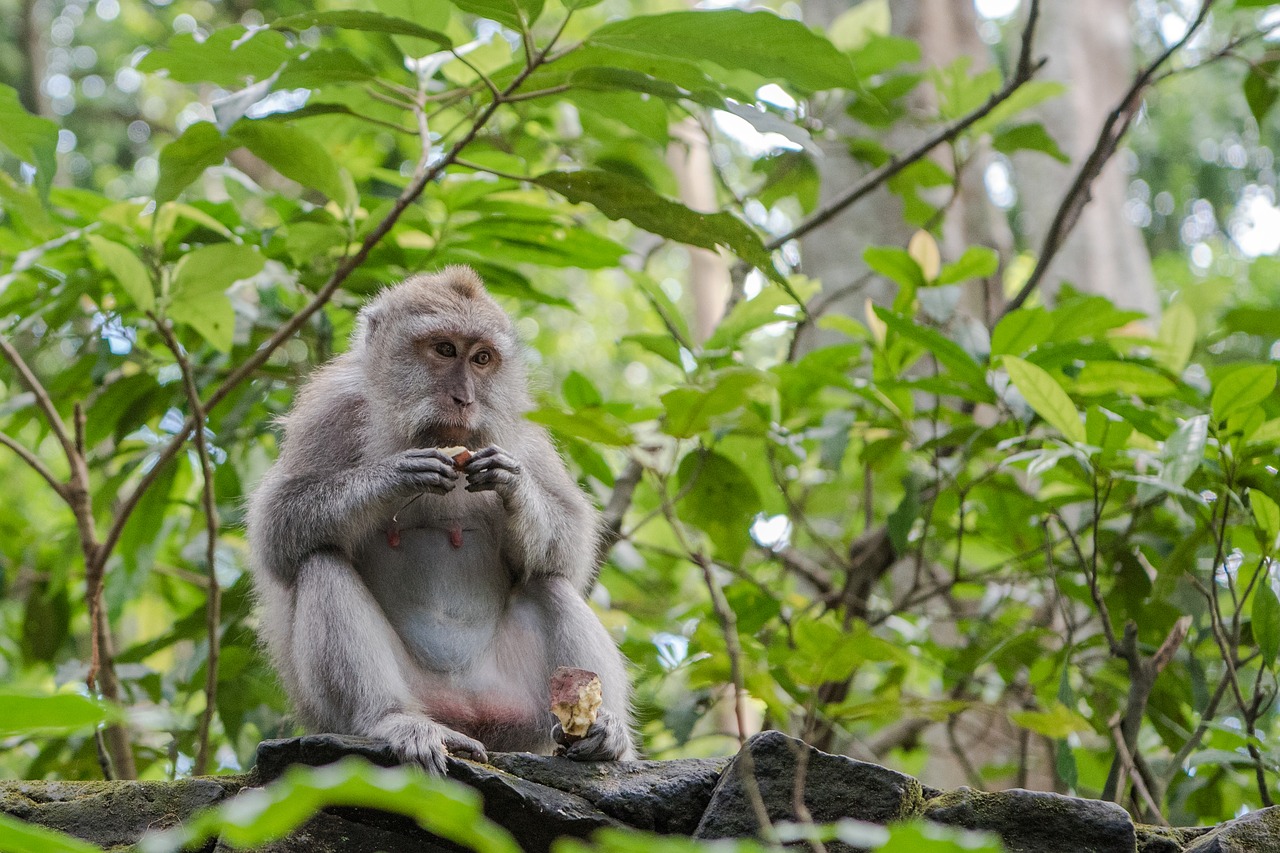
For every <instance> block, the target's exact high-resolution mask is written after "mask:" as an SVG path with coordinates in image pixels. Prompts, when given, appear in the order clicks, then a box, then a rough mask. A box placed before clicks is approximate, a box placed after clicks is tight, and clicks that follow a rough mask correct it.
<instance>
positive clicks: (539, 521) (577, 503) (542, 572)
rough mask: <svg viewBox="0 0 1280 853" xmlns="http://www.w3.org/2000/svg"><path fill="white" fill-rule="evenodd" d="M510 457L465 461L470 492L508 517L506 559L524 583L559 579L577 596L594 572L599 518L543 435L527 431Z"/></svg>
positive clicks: (499, 452) (487, 455) (498, 454)
mask: <svg viewBox="0 0 1280 853" xmlns="http://www.w3.org/2000/svg"><path fill="white" fill-rule="evenodd" d="M519 438H520V443H519V444H518V445H515V446H513V447H512V452H511V453H508V452H507V451H505V450H503V449H502V448H500V447H486V448H484V449H482V450H480V451H479V452H477V453H476V454H474V455H473V456H472V457H471V459H470V460H468V462H467V464H466V466H465V467H464V469H463V470H464V471H465V472H466V474H467V490H468V491H473V492H477V491H493V492H496V493H497V494H498V496H499V497H500V498H501V499H502V503H503V507H504V508H505V509H506V511H507V513H508V517H507V529H506V538H505V541H504V543H503V545H504V551H505V556H506V557H507V559H509V560H510V561H511V562H512V563H513V564H514V565H515V566H516V567H517V568H519V569H520V570H521V571H522V573H523V575H524V577H525V578H538V577H553V576H558V577H563V578H565V579H567V580H568V581H569V582H570V583H571V584H572V585H573V587H574V588H575V589H577V590H578V591H579V592H581V591H582V590H584V589H585V588H586V586H587V584H588V583H590V581H591V577H592V573H593V572H594V570H595V558H596V557H595V555H596V541H597V539H598V537H599V535H600V519H599V514H598V513H597V512H596V511H595V509H594V508H593V507H592V506H591V503H590V501H589V500H588V499H587V497H586V495H584V494H583V493H582V490H581V489H579V488H578V485H577V483H575V482H574V481H573V479H572V478H571V477H570V476H569V472H568V471H567V470H566V469H565V467H564V462H563V461H562V460H561V459H560V456H559V454H558V453H556V450H555V447H554V446H552V444H551V441H550V439H549V438H547V436H546V434H545V433H543V432H542V431H541V430H539V429H537V428H536V427H534V426H533V425H532V424H530V425H528V430H526V431H525V433H524V434H523V435H521V436H519Z"/></svg>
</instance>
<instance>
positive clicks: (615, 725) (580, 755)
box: [551, 711, 630, 761]
mask: <svg viewBox="0 0 1280 853" xmlns="http://www.w3.org/2000/svg"><path fill="white" fill-rule="evenodd" d="M551 737H552V738H554V739H555V742H556V743H558V744H560V749H559V750H557V751H556V754H557V755H563V756H564V757H565V758H572V759H573V760H574V761H617V760H619V759H620V758H622V756H624V755H626V754H627V750H628V748H629V746H630V738H629V737H628V736H627V729H626V727H625V726H624V725H623V724H622V722H621V721H620V720H619V719H618V718H617V717H615V716H614V715H613V714H610V713H609V712H608V711H601V712H600V715H599V716H598V717H596V721H595V722H594V723H592V724H591V728H589V729H587V733H586V734H585V735H583V736H582V737H581V738H571V737H569V736H568V735H566V734H565V733H564V729H563V728H562V727H561V725H560V721H559V720H557V721H556V723H555V725H553V726H552V727H551Z"/></svg>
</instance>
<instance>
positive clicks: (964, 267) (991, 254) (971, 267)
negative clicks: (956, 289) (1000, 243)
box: [933, 246, 1000, 285]
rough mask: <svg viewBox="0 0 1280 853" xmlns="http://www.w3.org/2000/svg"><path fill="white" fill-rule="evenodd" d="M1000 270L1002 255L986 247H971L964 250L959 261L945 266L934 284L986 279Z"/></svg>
mask: <svg viewBox="0 0 1280 853" xmlns="http://www.w3.org/2000/svg"><path fill="white" fill-rule="evenodd" d="M998 269H1000V255H999V254H997V253H996V251H995V249H988V248H987V247H986V246H970V247H969V248H967V249H965V250H964V254H963V255H961V256H960V259H959V260H957V261H953V262H952V263H949V264H944V265H943V267H942V272H940V273H938V278H937V279H936V280H935V281H934V282H933V283H934V284H935V285H944V284H955V283H956V282H958V281H968V280H969V279H971V278H985V277H986V276H989V275H995V273H996V270H998Z"/></svg>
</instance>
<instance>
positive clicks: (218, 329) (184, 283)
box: [167, 243, 266, 352]
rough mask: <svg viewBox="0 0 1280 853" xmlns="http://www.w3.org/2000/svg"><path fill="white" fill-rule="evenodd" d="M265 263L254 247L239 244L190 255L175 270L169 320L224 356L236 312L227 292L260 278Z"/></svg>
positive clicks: (206, 249)
mask: <svg viewBox="0 0 1280 853" xmlns="http://www.w3.org/2000/svg"><path fill="white" fill-rule="evenodd" d="M265 263H266V261H265V259H264V258H263V257H262V255H260V254H259V253H258V252H257V251H256V250H254V249H253V247H251V246H246V245H243V244H239V243H217V244H215V245H212V246H203V247H201V248H199V249H196V250H195V251H193V252H188V253H187V254H186V255H184V256H183V257H182V260H180V261H178V265H177V267H175V269H174V278H173V288H172V292H171V293H170V302H169V307H168V311H167V314H168V316H169V318H170V319H172V320H173V321H174V322H176V323H185V324H186V325H188V326H190V327H191V328H193V329H195V330H196V331H197V332H199V333H200V335H201V337H203V338H204V339H205V340H207V341H208V342H209V343H210V344H211V345H212V346H214V347H215V348H216V349H218V350H220V351H221V352H228V351H230V349H231V344H232V341H233V337H234V334H235V309H234V308H233V307H232V305H231V300H230V298H228V296H227V292H226V291H227V288H229V287H231V285H232V284H234V283H236V282H237V281H240V280H241V279H245V278H250V277H252V276H255V275H257V274H258V273H259V272H261V271H262V267H263V266H264V265H265Z"/></svg>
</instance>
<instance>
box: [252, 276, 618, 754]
mask: <svg viewBox="0 0 1280 853" xmlns="http://www.w3.org/2000/svg"><path fill="white" fill-rule="evenodd" d="M529 408H530V401H529V396H528V390H527V382H526V378H525V375H524V368H523V365H522V363H521V359H520V354H519V352H518V348H517V342H516V336H515V332H514V329H513V327H512V324H511V320H510V318H509V317H508V316H507V315H506V314H505V312H503V311H502V310H501V308H499V307H498V305H497V303H495V302H494V301H493V299H492V298H490V297H489V295H488V294H487V293H486V292H485V290H484V286H483V284H482V283H481V281H480V279H479V277H478V276H477V275H476V274H475V273H474V272H473V271H472V270H471V269H469V268H467V267H449V268H447V269H445V270H444V271H442V272H440V273H438V274H435V275H425V276H415V277H413V278H410V279H408V280H406V281H405V282H403V283H402V284H400V285H398V286H396V287H393V288H390V289H388V290H386V291H384V292H383V293H382V294H381V295H379V296H378V297H377V298H375V299H374V300H373V301H372V302H371V303H370V304H369V305H368V306H367V307H366V308H365V309H364V310H363V311H362V312H361V315H360V322H359V326H358V328H357V331H356V333H355V336H354V338H353V342H352V346H351V349H350V351H348V352H347V353H345V354H343V355H340V356H338V357H337V358H335V359H333V360H332V361H331V362H329V363H328V364H327V365H325V366H324V367H322V368H321V369H319V370H318V371H317V372H316V373H315V375H314V377H313V378H312V379H311V381H310V382H309V383H308V384H307V385H306V387H305V388H303V389H302V390H301V391H300V392H299V394H298V398H297V400H296V402H295V404H294V407H293V410H292V411H291V412H290V413H289V415H288V416H287V417H286V418H285V419H284V438H283V448H282V450H281V453H280V458H279V460H278V461H277V462H276V464H275V465H274V466H273V467H272V468H271V470H270V471H268V473H267V474H266V476H265V477H264V478H263V480H262V483H261V484H260V485H259V487H258V489H257V490H256V492H255V493H254V495H253V496H252V498H251V499H250V501H249V514H248V534H249V544H250V547H251V549H252V555H253V575H254V581H255V584H256V588H257V594H258V601H259V609H260V615H261V632H262V636H263V640H264V642H265V644H266V646H267V649H268V651H269V653H270V655H271V658H272V660H273V661H274V663H275V666H276V668H277V669H278V671H279V672H280V676H281V678H282V680H283V682H284V686H285V689H286V690H287V692H288V694H289V696H290V697H291V699H292V700H293V703H294V705H295V707H296V709H297V711H298V713H299V714H300V715H301V717H302V719H303V722H304V723H305V724H306V725H307V726H308V727H310V728H311V729H313V730H318V731H331V732H343V733H347V734H356V735H365V736H369V737H375V738H381V739H384V740H387V741H389V742H390V743H391V745H392V746H393V748H394V749H395V750H396V751H397V752H398V753H399V754H400V755H401V757H402V758H404V759H405V760H406V761H412V762H416V763H419V764H421V765H423V766H424V767H426V768H427V769H429V770H432V771H434V772H438V773H442V772H443V771H444V755H445V752H446V750H447V751H449V752H452V753H454V754H461V755H464V756H468V757H473V758H479V759H483V758H484V757H485V749H486V748H488V749H494V750H520V751H529V752H539V753H549V752H551V751H552V750H553V749H554V748H555V743H556V740H557V739H561V737H562V734H563V733H562V732H561V731H560V730H559V729H558V727H557V726H556V725H555V724H554V717H553V716H552V715H551V713H550V711H549V709H548V695H549V694H548V685H549V680H550V676H551V673H552V671H553V670H554V669H555V668H556V667H557V666H560V665H565V666H575V667H580V668H583V669H589V670H592V671H594V672H596V673H598V674H599V675H600V680H601V682H602V684H603V690H604V706H603V709H602V711H601V715H600V718H599V720H598V721H597V722H596V724H595V725H594V726H593V727H592V729H591V731H590V732H588V735H587V737H586V738H585V739H583V740H581V741H578V742H576V743H573V744H570V745H568V747H567V755H569V756H570V757H572V758H578V759H581V760H607V759H627V758H633V757H634V755H635V752H634V748H633V747H632V743H631V735H630V730H629V727H630V711H629V706H630V685H629V682H628V678H627V674H626V667H625V664H624V662H623V660H622V657H621V655H620V654H619V652H618V650H617V647H616V646H615V645H614V643H613V641H612V639H611V638H610V637H609V635H608V633H607V632H606V631H605V629H604V627H603V626H602V625H601V624H600V621H599V620H598V619H597V618H596V616H595V614H594V613H593V612H592V611H591V609H590V608H589V607H588V606H587V603H586V601H585V600H584V598H583V595H584V591H585V589H586V587H587V585H588V584H589V583H590V581H591V578H592V573H593V570H594V568H595V554H596V546H597V537H598V535H599V517H598V514H597V513H596V511H595V509H594V508H593V507H592V505H591V503H590V502H589V501H588V499H587V498H586V496H585V495H583V493H582V491H581V490H580V489H579V488H578V486H577V484H576V483H574V482H573V479H572V478H571V477H570V476H569V473H568V471H567V470H566V469H565V466H564V463H563V462H562V461H561V459H560V457H559V455H558V454H557V453H556V450H555V448H554V447H553V445H552V443H551V441H550V439H549V438H548V436H547V434H546V432H545V431H544V430H542V429H541V428H540V427H538V426H536V425H534V424H532V423H530V422H529V421H527V420H526V419H525V418H524V413H525V412H526V411H528V409H529ZM449 445H464V446H466V447H468V448H472V449H473V453H474V455H473V456H472V458H471V459H470V460H469V461H468V462H467V463H466V465H465V466H464V467H463V469H462V471H461V472H459V471H457V470H456V469H455V467H454V464H453V460H452V459H450V458H449V457H448V456H445V455H444V454H443V453H441V452H440V450H439V449H437V448H439V447H443V446H449ZM463 483H465V488H458V486H460V485H462V484H463ZM553 731H554V735H553Z"/></svg>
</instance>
